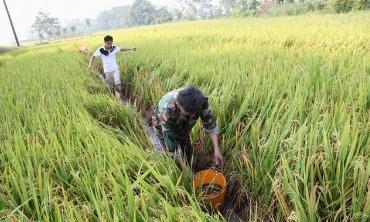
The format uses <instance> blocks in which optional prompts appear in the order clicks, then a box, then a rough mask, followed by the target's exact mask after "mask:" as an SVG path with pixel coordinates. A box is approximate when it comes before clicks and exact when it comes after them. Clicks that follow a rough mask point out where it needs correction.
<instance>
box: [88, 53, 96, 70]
mask: <svg viewBox="0 0 370 222" xmlns="http://www.w3.org/2000/svg"><path fill="white" fill-rule="evenodd" d="M94 59H95V56H94V55H92V56H91V57H90V61H89V68H91V67H92V64H93V63H94Z"/></svg>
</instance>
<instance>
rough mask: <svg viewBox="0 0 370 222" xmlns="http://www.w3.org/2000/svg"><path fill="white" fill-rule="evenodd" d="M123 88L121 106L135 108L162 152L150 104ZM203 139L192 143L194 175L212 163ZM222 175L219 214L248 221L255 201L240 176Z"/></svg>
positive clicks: (227, 217)
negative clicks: (223, 189)
mask: <svg viewBox="0 0 370 222" xmlns="http://www.w3.org/2000/svg"><path fill="white" fill-rule="evenodd" d="M95 70H96V73H97V75H98V76H99V78H100V80H101V81H103V83H104V84H105V79H104V77H103V75H101V73H102V70H101V68H96V69H95ZM107 87H108V86H107ZM123 88H124V94H123V98H121V99H120V100H119V102H120V103H121V104H122V105H131V106H135V108H136V110H137V112H138V113H139V114H141V117H142V119H141V124H142V127H143V129H144V131H145V133H146V135H147V136H148V138H149V139H150V141H151V143H152V144H153V145H154V147H155V149H156V150H157V151H158V152H162V146H161V144H160V142H159V140H158V138H157V136H156V133H155V132H154V129H153V127H152V126H151V123H150V121H149V120H151V116H152V114H153V110H152V106H151V104H144V102H143V101H142V100H141V98H140V96H138V95H137V94H135V92H133V90H132V89H130V88H129V87H128V86H127V84H126V83H123ZM204 138H205V135H204V131H202V133H201V135H200V136H199V138H198V139H197V141H195V142H194V143H193V147H194V154H195V155H194V159H193V164H192V168H193V171H194V173H196V172H198V171H200V170H204V169H207V168H209V164H210V163H211V162H212V156H211V155H210V154H209V153H207V152H206V151H205V150H204V149H203V144H204ZM223 173H224V175H225V177H226V180H227V189H226V194H225V201H224V207H223V209H222V210H221V211H220V213H221V214H222V215H223V217H224V218H225V219H226V220H227V221H230V222H237V221H248V220H249V219H250V213H252V212H250V209H252V208H253V207H250V206H256V201H252V199H251V198H250V196H249V194H248V192H247V191H246V189H245V188H244V187H243V184H242V178H241V176H240V175H239V174H238V173H237V172H236V171H232V172H226V171H224V172H223ZM204 210H205V211H208V212H211V211H209V209H204Z"/></svg>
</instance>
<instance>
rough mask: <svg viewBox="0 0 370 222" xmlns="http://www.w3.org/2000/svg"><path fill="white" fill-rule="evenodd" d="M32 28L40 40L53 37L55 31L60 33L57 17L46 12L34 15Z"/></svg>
mask: <svg viewBox="0 0 370 222" xmlns="http://www.w3.org/2000/svg"><path fill="white" fill-rule="evenodd" d="M32 28H33V29H34V30H35V31H36V32H37V34H38V36H39V38H40V40H41V39H44V38H47V37H49V38H50V37H53V36H54V35H55V34H56V33H60V29H61V26H60V22H59V19H57V18H53V17H50V16H49V14H48V13H45V12H39V13H38V15H37V16H36V19H35V22H34V23H33V25H32Z"/></svg>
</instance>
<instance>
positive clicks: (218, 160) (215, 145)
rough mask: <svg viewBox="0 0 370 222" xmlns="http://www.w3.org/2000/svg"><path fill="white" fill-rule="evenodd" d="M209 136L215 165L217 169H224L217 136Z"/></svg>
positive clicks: (211, 134)
mask: <svg viewBox="0 0 370 222" xmlns="http://www.w3.org/2000/svg"><path fill="white" fill-rule="evenodd" d="M209 136H210V137H211V140H212V144H213V149H214V151H213V155H214V159H215V164H216V166H217V167H220V168H224V157H223V156H222V153H221V150H220V147H219V146H218V135H217V134H214V133H210V134H209Z"/></svg>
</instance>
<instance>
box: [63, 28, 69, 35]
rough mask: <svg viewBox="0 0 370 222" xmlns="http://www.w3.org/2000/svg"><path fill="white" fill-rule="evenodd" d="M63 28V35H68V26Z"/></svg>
mask: <svg viewBox="0 0 370 222" xmlns="http://www.w3.org/2000/svg"><path fill="white" fill-rule="evenodd" d="M62 30H63V35H65V36H66V35H67V33H68V30H67V28H63V29H62Z"/></svg>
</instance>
